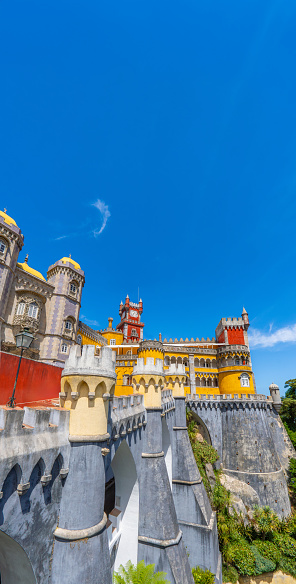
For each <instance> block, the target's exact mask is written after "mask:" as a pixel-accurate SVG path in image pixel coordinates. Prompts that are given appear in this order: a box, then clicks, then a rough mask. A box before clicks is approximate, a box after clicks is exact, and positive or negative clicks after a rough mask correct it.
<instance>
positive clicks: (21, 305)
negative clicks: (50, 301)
mask: <svg viewBox="0 0 296 584" xmlns="http://www.w3.org/2000/svg"><path fill="white" fill-rule="evenodd" d="M24 312H25V303H24V302H20V303H19V305H18V307H17V310H16V314H17V315H18V316H22V315H23V314H24Z"/></svg>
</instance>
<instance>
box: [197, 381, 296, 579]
mask: <svg viewBox="0 0 296 584" xmlns="http://www.w3.org/2000/svg"><path fill="white" fill-rule="evenodd" d="M295 388H296V383H295ZM288 399H294V398H288ZM295 403H296V398H295ZM293 406H294V404H293ZM291 410H292V408H291V407H290V410H289V412H290V413H289V415H291ZM292 416H293V413H292ZM294 422H295V417H294ZM187 424H188V434H189V439H190V442H191V446H192V450H193V453H194V457H195V460H196V463H197V466H198V468H199V471H200V473H201V476H202V478H203V480H204V484H205V487H206V490H207V493H208V495H209V498H210V501H211V504H212V507H213V508H214V509H215V510H216V513H217V527H218V536H219V544H220V550H221V553H222V559H223V581H224V582H233V583H235V582H237V580H238V577H239V576H240V575H241V576H256V575H260V574H263V573H265V572H273V571H274V570H277V569H280V570H282V572H284V573H286V574H291V575H292V576H294V577H295V578H296V515H295V514H294V515H292V516H291V517H289V518H287V519H282V520H281V519H280V518H279V517H278V516H277V515H276V513H274V511H272V509H270V508H269V507H262V508H260V507H255V508H254V509H253V510H249V511H248V518H247V521H246V518H245V519H244V518H243V517H242V515H239V514H238V513H237V512H236V511H235V510H234V509H233V507H232V504H231V493H230V492H229V491H227V489H225V487H224V486H223V485H222V484H221V482H220V479H219V475H220V474H221V471H215V475H216V484H215V485H214V486H213V488H211V485H210V483H209V480H208V478H207V475H206V469H205V465H206V463H208V462H210V463H212V464H213V463H214V462H216V461H217V460H218V454H217V452H216V450H215V449H214V448H213V447H212V446H211V445H209V444H207V443H206V442H205V441H203V442H201V441H200V436H198V434H199V428H198V425H197V424H196V422H195V421H194V419H193V417H192V414H191V413H188V414H187ZM295 430H296V427H295ZM292 464H293V463H292ZM291 466H292V465H290V467H291ZM291 480H292V479H291ZM203 584H204V583H203Z"/></svg>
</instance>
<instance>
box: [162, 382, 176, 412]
mask: <svg viewBox="0 0 296 584" xmlns="http://www.w3.org/2000/svg"><path fill="white" fill-rule="evenodd" d="M161 405H162V414H161V415H162V417H164V416H166V415H167V414H168V413H169V412H172V411H173V410H174V409H175V400H174V398H173V391H172V389H163V390H162V392H161Z"/></svg>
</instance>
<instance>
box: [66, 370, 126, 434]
mask: <svg viewBox="0 0 296 584" xmlns="http://www.w3.org/2000/svg"><path fill="white" fill-rule="evenodd" d="M114 387H115V384H114V381H113V380H112V379H109V378H106V377H96V376H91V375H85V376H83V377H82V376H80V375H71V376H68V377H66V376H65V377H62V381H61V394H60V405H61V407H63V408H65V409H67V410H70V435H73V436H97V435H102V434H106V432H107V420H108V406H109V402H108V399H107V400H106V399H104V397H103V396H104V394H108V395H112V394H113V393H114ZM73 394H74V395H73Z"/></svg>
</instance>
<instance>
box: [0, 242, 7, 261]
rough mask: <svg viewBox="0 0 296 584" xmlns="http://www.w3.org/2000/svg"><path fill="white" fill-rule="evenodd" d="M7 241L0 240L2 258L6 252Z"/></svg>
mask: <svg viewBox="0 0 296 584" xmlns="http://www.w3.org/2000/svg"><path fill="white" fill-rule="evenodd" d="M7 248H8V245H7V241H6V240H5V239H2V238H1V239H0V256H1V257H2V258H3V257H4V256H5V255H6V252H7Z"/></svg>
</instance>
